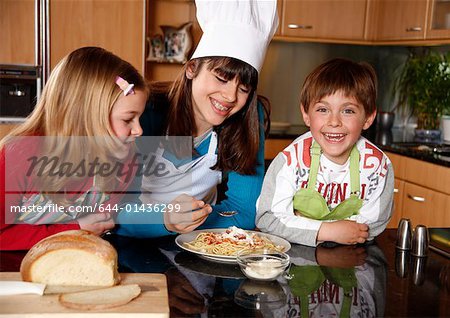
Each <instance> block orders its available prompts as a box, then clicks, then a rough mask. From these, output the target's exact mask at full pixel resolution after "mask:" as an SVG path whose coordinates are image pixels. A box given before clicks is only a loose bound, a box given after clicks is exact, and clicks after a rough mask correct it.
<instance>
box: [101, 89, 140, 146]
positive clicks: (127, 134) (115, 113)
mask: <svg viewBox="0 0 450 318" xmlns="http://www.w3.org/2000/svg"><path fill="white" fill-rule="evenodd" d="M146 101H147V95H146V94H145V93H144V92H142V91H140V90H135V93H134V94H129V95H127V96H124V95H123V94H121V95H120V97H119V99H118V100H117V101H116V102H115V103H114V105H113V108H112V111H111V113H110V115H109V122H110V124H111V128H112V130H113V132H114V135H115V136H116V137H118V138H119V139H120V140H121V141H122V142H123V143H125V144H128V143H132V142H134V141H135V139H136V137H139V136H140V135H142V128H141V125H140V124H139V117H140V116H141V115H142V113H143V112H144V108H145V103H146Z"/></svg>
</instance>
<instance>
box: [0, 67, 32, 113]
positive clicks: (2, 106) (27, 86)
mask: <svg viewBox="0 0 450 318" xmlns="http://www.w3.org/2000/svg"><path fill="white" fill-rule="evenodd" d="M39 81H40V77H39V68H38V67H34V66H14V65H0V120H1V121H17V120H21V119H24V118H25V117H27V116H28V115H29V114H30V113H31V112H32V111H33V109H34V106H35V105H36V101H37V97H38V93H39V92H38V87H39V86H40V85H39V83H40V82H39Z"/></svg>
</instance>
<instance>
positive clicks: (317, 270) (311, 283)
mask: <svg viewBox="0 0 450 318" xmlns="http://www.w3.org/2000/svg"><path fill="white" fill-rule="evenodd" d="M289 275H290V276H291V277H292V279H291V280H289V287H290V289H291V291H292V294H294V295H295V296H297V297H299V298H300V311H301V317H309V301H308V296H309V295H310V294H312V293H313V292H315V291H317V290H318V289H319V288H320V286H321V285H322V284H323V282H324V281H325V279H328V280H329V281H330V282H332V283H333V284H336V285H338V286H339V287H342V289H343V290H344V299H343V301H342V307H341V311H340V315H339V317H340V318H343V317H350V308H351V302H352V288H353V287H357V285H358V281H357V279H356V275H355V269H354V268H334V267H322V266H317V265H307V266H296V265H293V266H292V267H291V269H290V270H289Z"/></svg>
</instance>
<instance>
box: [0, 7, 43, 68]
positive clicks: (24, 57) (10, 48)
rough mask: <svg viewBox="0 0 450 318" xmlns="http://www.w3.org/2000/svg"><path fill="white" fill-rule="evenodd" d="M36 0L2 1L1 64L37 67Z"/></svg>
mask: <svg viewBox="0 0 450 318" xmlns="http://www.w3.org/2000/svg"><path fill="white" fill-rule="evenodd" d="M34 18H35V0H21V1H17V0H1V1H0V43H1V49H0V64H31V65H35V64H36V61H35V38H34V37H35V32H34V27H35V26H34Z"/></svg>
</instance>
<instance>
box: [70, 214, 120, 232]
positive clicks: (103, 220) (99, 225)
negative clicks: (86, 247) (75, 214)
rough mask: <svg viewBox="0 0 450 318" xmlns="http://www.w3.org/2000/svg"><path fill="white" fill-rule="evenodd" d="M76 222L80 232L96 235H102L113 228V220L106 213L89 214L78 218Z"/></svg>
mask: <svg viewBox="0 0 450 318" xmlns="http://www.w3.org/2000/svg"><path fill="white" fill-rule="evenodd" d="M77 221H78V224H79V225H80V228H81V229H82V230H87V231H91V232H93V233H94V234H96V235H102V234H104V233H106V232H107V231H109V230H111V229H113V228H114V226H115V223H114V220H113V218H111V215H110V214H109V213H107V212H105V213H90V214H88V215H86V216H83V217H81V218H79V219H78V220H77Z"/></svg>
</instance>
